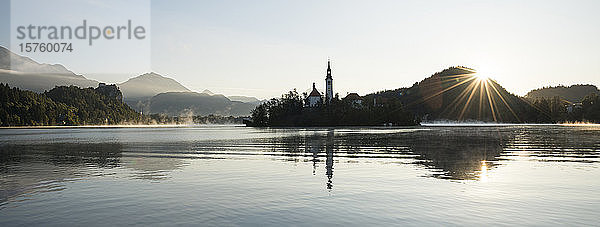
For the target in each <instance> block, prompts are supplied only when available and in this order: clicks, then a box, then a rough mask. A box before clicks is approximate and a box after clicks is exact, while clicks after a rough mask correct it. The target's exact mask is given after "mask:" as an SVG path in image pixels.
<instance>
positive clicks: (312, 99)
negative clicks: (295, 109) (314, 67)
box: [306, 83, 323, 107]
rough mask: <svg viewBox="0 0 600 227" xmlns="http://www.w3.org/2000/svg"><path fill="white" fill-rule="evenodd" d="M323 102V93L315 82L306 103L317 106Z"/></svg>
mask: <svg viewBox="0 0 600 227" xmlns="http://www.w3.org/2000/svg"><path fill="white" fill-rule="evenodd" d="M322 102H323V99H322V98H321V93H319V91H317V87H316V86H315V83H313V88H312V91H311V92H310V94H309V95H308V97H307V98H306V105H307V106H309V107H315V106H317V105H319V104H321V103H322Z"/></svg>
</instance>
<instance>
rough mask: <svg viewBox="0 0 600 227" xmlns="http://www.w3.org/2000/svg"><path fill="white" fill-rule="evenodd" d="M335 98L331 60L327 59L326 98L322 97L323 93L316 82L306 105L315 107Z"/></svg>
mask: <svg viewBox="0 0 600 227" xmlns="http://www.w3.org/2000/svg"><path fill="white" fill-rule="evenodd" d="M332 98H333V77H331V62H330V61H329V60H327V76H326V77H325V100H323V97H321V93H320V92H319V91H318V90H317V88H316V86H315V83H313V88H312V91H311V92H310V94H309V95H308V97H307V98H306V102H305V103H306V105H307V106H308V107H315V106H318V105H319V104H322V103H323V102H326V103H330V102H331V99H332Z"/></svg>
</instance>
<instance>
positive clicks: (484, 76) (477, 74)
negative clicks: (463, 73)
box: [475, 73, 490, 81]
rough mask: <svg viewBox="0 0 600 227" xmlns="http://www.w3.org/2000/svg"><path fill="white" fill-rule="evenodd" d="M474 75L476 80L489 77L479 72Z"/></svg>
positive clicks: (484, 79)
mask: <svg viewBox="0 0 600 227" xmlns="http://www.w3.org/2000/svg"><path fill="white" fill-rule="evenodd" d="M475 77H477V80H483V81H486V80H489V79H490V78H489V77H488V76H487V75H485V74H481V73H476V74H475Z"/></svg>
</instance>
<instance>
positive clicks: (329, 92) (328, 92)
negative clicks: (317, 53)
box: [325, 60, 333, 103]
mask: <svg viewBox="0 0 600 227" xmlns="http://www.w3.org/2000/svg"><path fill="white" fill-rule="evenodd" d="M332 98H333V78H332V77H331V64H330V63H329V60H327V77H325V101H326V102H327V103H330V102H331V99H332Z"/></svg>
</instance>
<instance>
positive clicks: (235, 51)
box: [0, 0, 600, 98]
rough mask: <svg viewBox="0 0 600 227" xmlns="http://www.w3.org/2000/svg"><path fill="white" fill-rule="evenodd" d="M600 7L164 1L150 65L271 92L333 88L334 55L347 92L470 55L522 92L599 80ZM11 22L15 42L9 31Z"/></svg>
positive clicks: (340, 86) (208, 82)
mask: <svg viewBox="0 0 600 227" xmlns="http://www.w3.org/2000/svg"><path fill="white" fill-rule="evenodd" d="M4 1H6V0H4ZM3 10H4V9H3ZM599 11H600V1H597V0H591V1H548V0H544V1H481V0H478V1H422V0H421V1H397V0H394V1H347V0H345V1H322V0H320V1H279V0H273V1H259V0H254V1H173V0H169V1H167V0H164V1H158V0H157V1H152V3H151V19H152V21H151V22H152V36H151V38H152V51H151V52H152V56H151V59H152V64H151V67H152V70H153V71H155V72H158V73H160V74H163V75H165V76H168V77H172V78H174V79H176V80H178V81H179V82H181V83H182V84H183V85H185V86H187V87H188V88H190V89H192V90H196V91H202V90H204V89H209V90H211V91H213V92H215V93H223V94H226V95H248V96H256V97H259V98H268V97H274V96H279V95H280V94H281V93H283V92H285V91H288V90H290V89H292V88H297V89H298V91H300V92H303V91H306V90H308V89H309V88H310V87H311V85H312V83H313V82H316V83H317V86H318V87H320V88H321V90H322V89H323V88H322V87H323V86H324V79H325V69H326V64H327V58H331V61H332V69H333V79H334V91H335V92H338V93H339V94H340V95H341V96H345V95H346V93H347V92H358V93H359V94H361V95H363V94H366V93H370V92H374V91H378V90H383V89H395V88H399V87H405V86H410V85H412V84H413V83H415V82H418V81H420V80H422V79H423V78H425V77H427V76H430V75H431V74H433V73H435V72H437V71H441V70H443V69H444V68H447V67H449V66H455V65H463V66H468V67H471V68H475V69H477V70H479V71H480V72H485V73H488V74H489V76H490V77H492V78H493V79H496V80H497V81H498V82H499V83H500V84H501V85H503V86H504V87H505V88H506V89H507V90H508V91H510V92H513V93H516V94H519V95H523V94H525V93H526V92H527V91H529V90H531V89H534V88H539V87H542V86H548V85H558V84H564V85H570V84H577V83H591V84H594V85H600V13H599ZM0 28H2V32H3V34H2V36H0V38H2V42H1V43H0V45H3V46H5V45H6V41H5V40H6V38H5V37H6V32H7V30H8V29H5V28H7V26H6V25H5V23H4V22H3V24H2V25H0ZM84 60H87V59H82V61H84ZM92 60H93V59H92ZM66 67H67V68H70V69H77V66H70V65H66ZM140 73H142V72H140ZM90 77H91V76H90ZM94 79H97V80H101V81H106V82H122V81H124V80H126V79H127V78H126V77H124V76H120V77H114V76H113V77H106V78H94Z"/></svg>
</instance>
